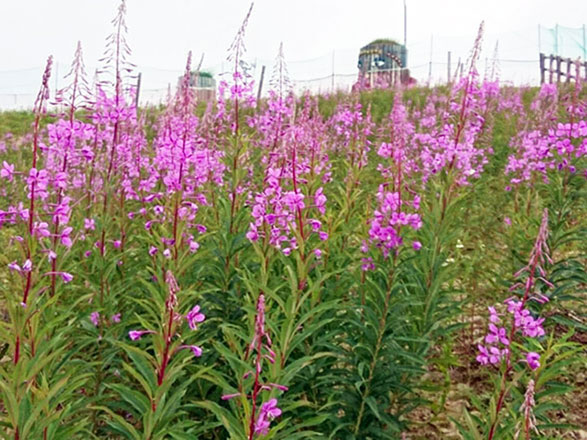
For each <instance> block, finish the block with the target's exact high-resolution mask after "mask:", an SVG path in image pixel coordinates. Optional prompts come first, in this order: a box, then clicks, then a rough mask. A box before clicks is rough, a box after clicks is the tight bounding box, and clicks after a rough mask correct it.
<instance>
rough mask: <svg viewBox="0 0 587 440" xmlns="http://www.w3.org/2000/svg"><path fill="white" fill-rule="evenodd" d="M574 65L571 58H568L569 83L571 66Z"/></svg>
mask: <svg viewBox="0 0 587 440" xmlns="http://www.w3.org/2000/svg"><path fill="white" fill-rule="evenodd" d="M572 65H573V62H572V61H571V59H570V58H567V80H566V82H569V81H570V80H571V66H572Z"/></svg>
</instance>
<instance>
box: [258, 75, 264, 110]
mask: <svg viewBox="0 0 587 440" xmlns="http://www.w3.org/2000/svg"><path fill="white" fill-rule="evenodd" d="M264 77H265V66H263V67H262V68H261V79H260V80H259V90H257V107H259V102H261V90H263V78H264Z"/></svg>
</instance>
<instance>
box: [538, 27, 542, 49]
mask: <svg viewBox="0 0 587 440" xmlns="http://www.w3.org/2000/svg"><path fill="white" fill-rule="evenodd" d="M538 53H542V44H541V39H540V25H538Z"/></svg>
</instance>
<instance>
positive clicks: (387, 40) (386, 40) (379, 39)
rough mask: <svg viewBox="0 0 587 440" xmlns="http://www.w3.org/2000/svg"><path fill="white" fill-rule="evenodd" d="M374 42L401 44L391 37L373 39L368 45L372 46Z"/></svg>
mask: <svg viewBox="0 0 587 440" xmlns="http://www.w3.org/2000/svg"><path fill="white" fill-rule="evenodd" d="M372 44H398V45H399V44H400V43H398V42H397V41H395V40H392V39H391V38H378V39H376V40H373V41H371V42H370V43H369V44H368V45H367V46H371V45H372Z"/></svg>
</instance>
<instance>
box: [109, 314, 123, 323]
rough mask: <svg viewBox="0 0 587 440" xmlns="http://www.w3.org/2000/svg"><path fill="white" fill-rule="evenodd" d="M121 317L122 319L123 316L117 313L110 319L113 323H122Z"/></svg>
mask: <svg viewBox="0 0 587 440" xmlns="http://www.w3.org/2000/svg"><path fill="white" fill-rule="evenodd" d="M120 317H121V314H120V313H116V314H115V315H112V316H111V317H110V321H112V322H120Z"/></svg>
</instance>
